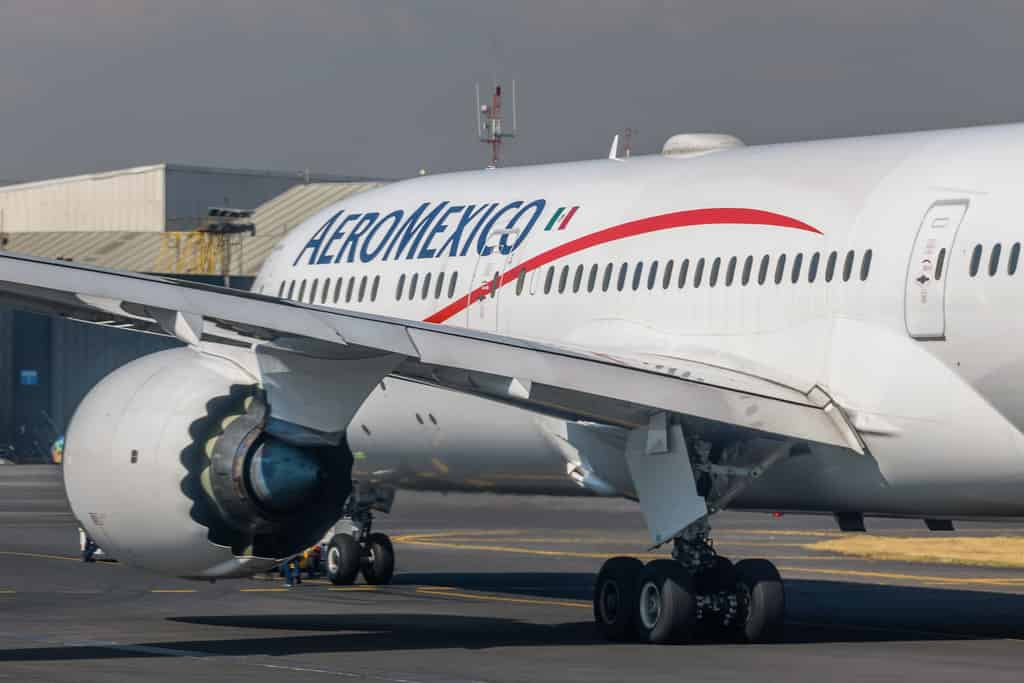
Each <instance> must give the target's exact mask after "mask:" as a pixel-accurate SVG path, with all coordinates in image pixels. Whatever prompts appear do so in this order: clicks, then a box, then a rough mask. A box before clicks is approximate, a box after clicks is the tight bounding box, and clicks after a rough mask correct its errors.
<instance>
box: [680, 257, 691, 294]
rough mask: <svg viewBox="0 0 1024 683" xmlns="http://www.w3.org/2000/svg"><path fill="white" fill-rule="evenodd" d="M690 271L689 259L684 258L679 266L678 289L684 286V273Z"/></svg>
mask: <svg viewBox="0 0 1024 683" xmlns="http://www.w3.org/2000/svg"><path fill="white" fill-rule="evenodd" d="M689 269H690V259H688V258H685V259H683V262H682V263H680V264H679V289H682V288H683V287H685V286H686V271H688V270H689Z"/></svg>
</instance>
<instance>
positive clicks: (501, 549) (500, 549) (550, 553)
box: [391, 536, 664, 560]
mask: <svg viewBox="0 0 1024 683" xmlns="http://www.w3.org/2000/svg"><path fill="white" fill-rule="evenodd" d="M391 540H392V541H394V542H395V543H402V544H405V545H421V546H426V547H428V548H447V549H449V550H479V551H481V552H488V553H511V554H513V555H540V556H542V557H585V558H588V559H602V560H603V559H607V558H608V553H585V552H578V551H574V550H541V549H539V548H515V547H512V546H507V545H480V544H476V543H448V542H445V541H434V540H413V539H410V538H409V537H407V536H398V537H395V538H392V539H391ZM636 557H638V558H639V559H642V560H645V559H646V560H654V559H658V558H660V557H664V555H660V554H659V555H655V554H653V553H645V554H640V555H636Z"/></svg>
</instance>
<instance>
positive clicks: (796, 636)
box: [0, 465, 1024, 683]
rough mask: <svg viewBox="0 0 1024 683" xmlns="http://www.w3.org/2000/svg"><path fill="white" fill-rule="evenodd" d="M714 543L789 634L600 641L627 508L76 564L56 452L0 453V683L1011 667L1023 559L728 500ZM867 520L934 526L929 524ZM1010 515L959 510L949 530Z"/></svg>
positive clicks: (456, 517) (566, 506) (639, 531)
mask: <svg viewBox="0 0 1024 683" xmlns="http://www.w3.org/2000/svg"><path fill="white" fill-rule="evenodd" d="M713 524H714V529H715V538H716V539H717V540H716V542H717V546H718V548H719V551H720V552H722V553H723V554H725V555H727V556H730V557H733V558H735V559H740V558H744V557H767V558H769V559H772V560H773V561H775V562H776V564H777V565H778V566H779V567H780V570H781V572H782V574H783V576H784V578H785V579H786V592H787V615H786V635H785V642H783V643H779V644H773V645H736V644H722V643H695V644H691V645H685V646H651V645H636V644H610V643H606V642H604V641H603V640H601V639H599V638H598V637H597V636H596V633H595V630H594V626H593V623H592V612H591V604H590V593H591V590H592V583H593V578H594V573H595V572H596V571H597V569H598V568H599V567H600V565H601V562H602V561H603V560H604V559H605V558H606V557H608V556H611V555H616V554H624V553H625V554H634V555H637V556H640V557H644V558H646V557H654V556H657V555H658V553H653V554H650V553H648V551H647V546H646V536H645V533H644V530H643V524H642V520H641V517H640V514H639V510H638V509H637V507H636V506H635V505H633V504H632V503H629V502H627V501H618V500H602V499H555V498H543V497H498V496H493V495H469V494H458V495H456V494H451V495H447V496H443V495H440V494H426V493H410V492H399V494H398V498H397V501H396V504H395V509H394V513H393V514H392V515H389V516H381V517H380V518H379V519H378V522H377V524H376V528H377V529H379V530H381V531H385V532H387V533H389V534H391V535H392V538H393V540H394V542H395V548H396V552H397V562H398V572H397V574H396V577H395V582H394V584H393V585H391V586H387V587H380V588H373V587H369V586H365V585H356V586H353V587H345V588H339V587H334V586H332V585H330V584H329V583H327V582H324V581H318V580H314V581H305V582H303V584H302V585H301V586H298V587H295V588H292V589H287V588H284V587H283V586H281V584H280V583H279V582H278V581H277V580H265V579H264V580H238V581H221V582H218V583H215V584H209V583H195V582H189V581H183V580H177V579H169V578H164V577H160V576H156V575H152V574H147V573H144V572H140V571H137V570H134V569H131V568H128V567H126V566H124V565H122V564H118V563H113V562H98V563H95V564H83V563H82V562H80V561H79V559H78V556H77V549H78V535H77V530H76V526H75V523H74V521H73V519H72V517H71V515H70V513H69V511H68V509H67V504H66V501H65V500H64V496H63V488H62V486H61V482H60V473H59V470H58V469H57V468H55V467H34V466H33V467H29V466H14V465H7V466H0V613H2V614H3V617H2V618H0V680H5V679H11V680H18V681H76V682H77V681H124V680H146V681H175V682H180V681H182V680H218V681H246V682H247V683H252V682H254V681H263V680H268V681H269V680H273V681H289V680H306V681H308V680H321V679H322V680H330V679H334V680H338V679H341V680H357V681H361V680H366V681H371V682H376V681H384V682H394V683H435V682H440V681H445V682H448V681H451V682H455V681H588V682H593V681H640V680H642V681H662V680H664V681H680V680H686V681H719V680H729V681H746V680H758V681H760V680H787V681H814V682H815V683H820V682H821V681H853V680H856V681H864V680H871V681H889V680H894V681H901V682H902V683H910V682H913V681H929V682H934V681H975V680H984V681H1020V680H1022V678H1024V672H1022V669H1024V640H1022V638H1024V571H1014V570H1007V569H999V570H996V569H978V568H964V567H955V566H947V565H938V564H936V565H924V564H906V563H898V562H882V561H868V560H857V559H850V558H842V557H839V556H836V555H831V554H827V553H821V552H813V551H810V550H807V549H806V548H805V547H804V546H805V545H806V544H808V543H811V542H813V541H816V540H820V539H822V538H829V537H832V536H834V535H836V533H837V532H836V530H835V527H834V525H833V523H832V520H831V518H828V517H810V516H794V515H786V516H783V517H779V518H776V517H772V516H770V515H766V514H754V513H731V512H728V513H723V514H721V515H717V516H716V517H715V518H714V522H713ZM869 528H870V529H871V530H872V531H874V532H876V533H877V532H882V533H894V534H900V535H906V534H908V533H913V534H922V535H925V534H928V533H929V532H927V531H925V530H924V525H923V524H922V523H921V522H915V521H910V520H907V521H874V522H873V521H872V520H869ZM1018 532H1022V533H1024V528H1020V529H1019V528H1015V527H1012V526H1009V527H1008V526H1006V525H985V524H972V525H967V526H963V530H962V531H960V532H958V533H967V534H974V535H987V534H991V535H997V534H1001V535H1007V534H1016V533H1018Z"/></svg>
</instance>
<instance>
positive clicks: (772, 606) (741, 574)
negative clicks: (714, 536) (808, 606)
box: [734, 560, 786, 643]
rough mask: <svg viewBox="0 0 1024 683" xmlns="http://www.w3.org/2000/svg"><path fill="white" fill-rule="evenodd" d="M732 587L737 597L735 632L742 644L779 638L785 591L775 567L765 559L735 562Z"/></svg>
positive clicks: (765, 641)
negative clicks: (737, 594) (737, 613)
mask: <svg viewBox="0 0 1024 683" xmlns="http://www.w3.org/2000/svg"><path fill="white" fill-rule="evenodd" d="M735 571H736V588H737V591H738V592H739V593H740V596H741V603H745V606H743V607H742V608H741V613H740V618H739V619H738V620H737V622H736V624H735V627H734V629H735V635H736V636H737V638H738V639H739V640H740V641H741V642H745V643H773V642H778V641H779V640H781V639H782V629H783V624H784V623H785V617H786V593H785V589H784V587H783V584H782V577H780V576H779V570H778V569H776V568H775V565H773V564H772V563H771V562H769V561H768V560H742V561H740V562H737V563H736V570H735Z"/></svg>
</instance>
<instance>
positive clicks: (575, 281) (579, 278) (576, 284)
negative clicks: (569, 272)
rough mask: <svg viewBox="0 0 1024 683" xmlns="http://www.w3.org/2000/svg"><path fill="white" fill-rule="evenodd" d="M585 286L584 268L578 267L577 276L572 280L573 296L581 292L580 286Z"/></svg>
mask: <svg viewBox="0 0 1024 683" xmlns="http://www.w3.org/2000/svg"><path fill="white" fill-rule="evenodd" d="M582 284H583V266H582V264H581V265H578V266H576V274H575V275H574V276H573V278H572V291H573V294H575V293H576V292H578V291H580V285H582Z"/></svg>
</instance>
